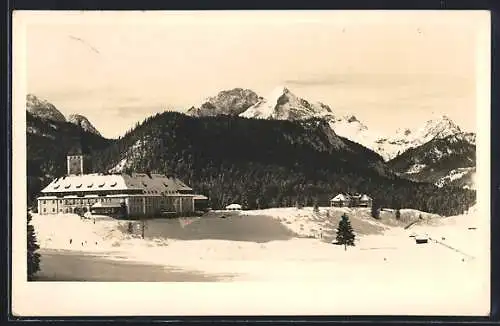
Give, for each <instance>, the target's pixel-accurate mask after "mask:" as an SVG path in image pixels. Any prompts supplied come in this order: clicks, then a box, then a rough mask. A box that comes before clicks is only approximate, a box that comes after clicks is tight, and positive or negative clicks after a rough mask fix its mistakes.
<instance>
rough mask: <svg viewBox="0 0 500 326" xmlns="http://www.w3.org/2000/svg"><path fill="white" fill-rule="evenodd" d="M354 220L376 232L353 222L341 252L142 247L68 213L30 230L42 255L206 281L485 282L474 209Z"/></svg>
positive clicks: (313, 243)
mask: <svg viewBox="0 0 500 326" xmlns="http://www.w3.org/2000/svg"><path fill="white" fill-rule="evenodd" d="M335 210H337V213H338V211H343V210H344V211H346V212H349V213H351V216H353V215H352V214H353V211H352V210H350V209H348V208H337V209H335ZM326 211H329V209H327V208H321V210H320V214H319V215H321V213H325V212H326ZM294 212H295V213H294ZM417 212H418V211H413V210H402V214H407V215H408V214H411V215H412V216H418V215H417ZM240 214H243V215H244V216H243V218H252V215H270V216H273V217H274V218H276V219H279V220H280V221H281V222H282V223H283V224H284V225H286V226H287V227H288V228H290V229H291V230H294V231H296V233H298V234H299V235H300V234H301V233H302V234H303V235H304V234H308V233H309V232H310V231H311V230H310V229H311V228H314V229H316V230H317V229H321V225H323V224H321V223H325V222H324V221H323V222H321V221H319V222H318V221H316V222H315V221H314V220H312V219H310V217H311V216H314V215H315V214H314V213H313V211H312V208H307V209H301V210H297V209H295V208H276V209H267V210H258V211H243V212H241V213H240ZM332 215H335V214H334V213H332ZM356 219H357V218H356V216H353V217H352V220H353V222H354V221H355V220H356ZM361 219H366V221H365V222H366V224H359V223H358V224H357V225H364V227H366V226H367V225H373V226H376V227H377V228H374V229H369V228H368V229H364V230H356V226H355V225H356V224H355V223H353V227H354V228H355V231H357V232H356V233H357V234H358V236H357V237H358V240H357V243H356V246H355V247H348V248H347V251H345V250H344V248H343V247H342V246H337V245H332V244H330V243H329V242H325V241H321V240H320V239H318V238H293V239H291V240H284V241H270V242H266V243H254V242H245V241H228V240H175V239H148V240H142V239H140V238H134V237H131V236H130V235H128V234H124V233H123V232H122V231H120V230H118V229H117V227H118V225H119V224H124V223H127V222H125V221H117V220H111V219H107V220H106V219H97V220H96V223H95V224H94V223H93V221H92V220H81V219H80V218H79V217H78V216H76V215H73V214H62V215H37V214H33V222H32V223H33V225H34V226H35V230H36V233H37V237H38V241H39V243H40V246H41V248H47V249H63V250H75V251H82V252H93V254H99V253H100V254H101V255H103V256H105V257H107V258H110V259H119V260H122V259H126V260H130V261H136V262H145V263H153V264H159V265H165V266H173V267H176V268H181V269H189V270H198V271H202V272H203V273H206V274H211V273H213V274H233V275H234V274H236V277H234V278H233V279H232V280H233V281H273V282H285V281H301V280H302V281H304V280H309V281H311V280H313V281H321V280H325V281H326V280H333V279H339V278H340V279H351V280H353V279H356V280H357V282H358V280H362V279H365V278H367V275H369V276H370V277H369V279H372V280H375V279H378V280H381V279H382V280H392V279H394V278H397V279H399V281H402V280H403V279H405V280H407V281H408V282H413V281H414V280H418V281H419V282H420V281H429V282H436V284H437V285H436V286H438V284H441V285H443V284H447V283H452V284H453V285H452V286H458V285H459V284H462V283H463V280H476V281H477V282H480V281H481V280H482V277H483V276H484V275H486V274H485V273H484V265H483V264H481V263H484V262H485V261H486V260H487V259H488V257H489V253H488V252H486V251H485V250H484V248H485V246H484V241H482V239H483V237H482V236H483V235H484V230H485V228H487V226H486V225H485V224H484V223H478V222H477V221H475V215H474V211H473V210H472V211H471V212H470V213H469V214H468V215H461V216H456V217H448V218H441V219H429V220H425V219H424V220H422V221H421V222H420V223H416V224H415V225H413V226H412V227H410V228H408V229H404V228H403V227H401V226H392V227H391V226H387V225H385V226H384V225H383V223H382V222H379V221H374V220H370V219H369V218H364V217H363V218H361ZM417 219H418V217H417ZM287 221H290V222H291V223H287ZM358 222H359V221H358ZM301 225H302V227H301ZM306 226H307V227H306ZM122 227H123V226H122ZM306 228H307V230H305V229H306ZM325 228H326V227H325ZM121 230H123V228H121ZM415 234H416V235H426V236H428V237H429V238H430V242H429V243H427V244H420V245H417V244H416V243H415V238H413V237H411V235H415ZM69 239H72V243H71V244H70V243H69ZM435 240H437V241H439V242H440V243H436V242H435ZM454 281H457V282H458V283H453V282H454ZM359 282H361V281H359ZM440 282H441V283H440ZM365 286H368V285H365Z"/></svg>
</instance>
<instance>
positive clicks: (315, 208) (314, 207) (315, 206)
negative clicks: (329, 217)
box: [313, 201, 319, 213]
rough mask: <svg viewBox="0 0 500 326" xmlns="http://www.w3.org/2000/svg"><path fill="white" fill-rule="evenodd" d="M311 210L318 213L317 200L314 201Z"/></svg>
mask: <svg viewBox="0 0 500 326" xmlns="http://www.w3.org/2000/svg"><path fill="white" fill-rule="evenodd" d="M313 212H314V213H319V206H318V202H317V201H315V202H314V206H313Z"/></svg>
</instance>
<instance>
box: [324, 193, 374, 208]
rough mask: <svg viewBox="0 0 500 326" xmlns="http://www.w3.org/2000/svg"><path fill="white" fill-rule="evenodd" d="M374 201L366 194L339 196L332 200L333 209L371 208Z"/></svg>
mask: <svg viewBox="0 0 500 326" xmlns="http://www.w3.org/2000/svg"><path fill="white" fill-rule="evenodd" d="M372 203H373V199H372V198H371V197H370V196H368V195H366V194H362V195H361V194H354V195H352V194H338V195H337V196H335V197H333V198H332V199H331V200H330V206H331V207H371V206H372Z"/></svg>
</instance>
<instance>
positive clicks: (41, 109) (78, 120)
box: [26, 94, 101, 135]
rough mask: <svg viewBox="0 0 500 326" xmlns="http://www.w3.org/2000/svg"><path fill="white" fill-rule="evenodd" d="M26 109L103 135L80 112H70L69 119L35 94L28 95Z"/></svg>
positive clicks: (42, 117)
mask: <svg viewBox="0 0 500 326" xmlns="http://www.w3.org/2000/svg"><path fill="white" fill-rule="evenodd" d="M26 111H27V112H29V113H30V114H31V115H33V116H35V117H38V118H40V119H43V120H47V121H56V122H69V123H72V124H75V125H77V126H79V127H80V128H82V129H83V130H85V131H88V132H91V133H93V134H96V135H101V134H100V133H99V131H98V130H97V129H96V128H95V127H94V126H93V125H92V123H90V121H89V119H87V118H86V117H85V116H83V115H80V114H70V115H69V116H68V119H66V117H65V116H64V115H63V114H62V113H61V111H59V110H58V109H57V108H56V107H55V106H54V105H53V104H52V103H50V102H48V101H47V100H45V99H40V98H38V97H37V96H36V95H34V94H28V95H26Z"/></svg>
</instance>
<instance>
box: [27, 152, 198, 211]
mask: <svg viewBox="0 0 500 326" xmlns="http://www.w3.org/2000/svg"><path fill="white" fill-rule="evenodd" d="M70 156H71V157H70ZM68 172H69V173H68V175H66V176H64V177H62V178H57V179H55V180H53V181H52V182H51V183H50V184H49V185H48V186H47V187H45V188H44V189H43V190H42V191H41V196H40V197H38V198H37V202H38V213H39V214H60V213H78V214H85V213H87V212H91V213H92V214H105V215H115V216H121V217H140V216H159V215H162V214H176V215H179V214H181V215H182V214H186V215H189V214H191V213H194V211H195V198H197V196H199V195H195V194H193V191H192V189H191V188H190V187H188V186H187V185H186V184H184V183H183V182H182V181H180V180H179V179H177V178H175V177H172V176H166V175H162V174H147V173H131V174H125V173H117V174H101V173H82V172H85V161H84V156H83V155H74V154H72V155H68Z"/></svg>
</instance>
